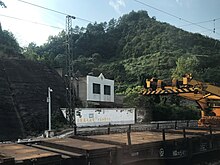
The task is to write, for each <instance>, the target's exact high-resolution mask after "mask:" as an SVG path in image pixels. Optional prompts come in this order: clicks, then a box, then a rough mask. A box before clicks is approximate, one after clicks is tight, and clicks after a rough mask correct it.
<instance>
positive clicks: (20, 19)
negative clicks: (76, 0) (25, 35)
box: [0, 14, 63, 30]
mask: <svg viewBox="0 0 220 165" xmlns="http://www.w3.org/2000/svg"><path fill="white" fill-rule="evenodd" d="M0 16H2V17H6V18H10V19H16V20H19V21H24V22H28V23H33V24H37V25H42V26H48V27H51V28H56V29H61V30H63V28H60V27H57V26H53V25H48V24H43V23H39V22H35V21H30V20H26V19H22V18H17V17H12V16H8V15H3V14H0Z"/></svg>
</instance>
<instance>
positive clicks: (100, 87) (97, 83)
mask: <svg viewBox="0 0 220 165" xmlns="http://www.w3.org/2000/svg"><path fill="white" fill-rule="evenodd" d="M87 101H100V102H114V80H109V79H105V77H104V76H103V74H102V73H101V74H100V75H99V77H94V76H87Z"/></svg>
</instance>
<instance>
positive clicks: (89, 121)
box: [75, 108, 135, 127]
mask: <svg viewBox="0 0 220 165" xmlns="http://www.w3.org/2000/svg"><path fill="white" fill-rule="evenodd" d="M75 119H76V125H77V126H78V127H82V126H103V125H109V124H111V125H123V124H135V109H134V108H76V109H75Z"/></svg>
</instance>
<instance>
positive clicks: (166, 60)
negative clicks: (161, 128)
mask: <svg viewBox="0 0 220 165" xmlns="http://www.w3.org/2000/svg"><path fill="white" fill-rule="evenodd" d="M72 32H73V34H72V37H71V39H72V44H71V47H72V49H73V54H74V61H73V66H74V69H75V70H74V71H75V72H76V71H80V73H81V74H82V75H86V74H88V73H91V72H92V73H93V74H94V75H98V74H99V73H100V72H102V73H104V75H106V77H108V78H112V79H115V80H116V84H123V85H126V84H129V85H132V84H133V85H137V84H139V85H140V84H141V82H142V81H143V80H144V79H145V78H147V77H152V76H156V77H159V78H162V79H167V78H170V77H171V76H173V77H179V76H181V74H183V73H184V72H193V74H194V77H197V78H200V79H203V80H205V81H208V82H214V83H219V82H220V72H218V71H219V69H220V67H219V63H218V59H219V57H220V42H219V41H218V40H214V39H211V38H209V37H205V36H202V35H200V34H193V33H190V32H186V31H183V30H181V29H178V28H176V27H174V26H171V25H169V24H167V23H162V22H159V21H157V20H156V19H155V17H153V18H150V17H149V16H148V13H147V11H138V12H134V11H132V12H131V13H129V14H126V15H124V16H122V17H121V18H119V19H118V20H116V19H112V20H110V21H109V22H108V23H106V22H104V23H100V24H97V23H95V24H88V26H87V27H86V28H80V27H78V26H76V27H75V28H73V29H72ZM65 41H66V34H65V32H64V31H62V32H60V33H59V34H58V35H57V36H50V37H49V38H48V42H47V43H45V44H44V45H41V46H37V45H36V44H34V43H30V44H29V46H28V47H27V48H25V51H24V55H25V56H26V57H27V58H29V59H34V60H42V61H45V62H47V63H48V64H50V65H52V66H56V67H58V66H59V67H63V68H65V51H66V45H65ZM123 90H124V88H121V89H118V92H121V91H123Z"/></svg>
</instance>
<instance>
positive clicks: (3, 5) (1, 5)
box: [0, 0, 6, 8]
mask: <svg viewBox="0 0 220 165" xmlns="http://www.w3.org/2000/svg"><path fill="white" fill-rule="evenodd" d="M0 7H4V8H6V5H5V4H4V2H2V1H1V0H0Z"/></svg>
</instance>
